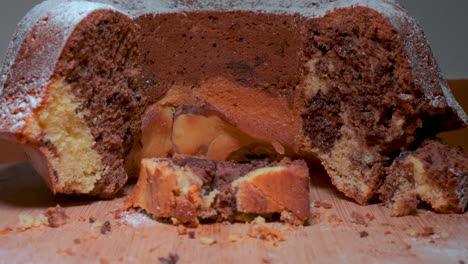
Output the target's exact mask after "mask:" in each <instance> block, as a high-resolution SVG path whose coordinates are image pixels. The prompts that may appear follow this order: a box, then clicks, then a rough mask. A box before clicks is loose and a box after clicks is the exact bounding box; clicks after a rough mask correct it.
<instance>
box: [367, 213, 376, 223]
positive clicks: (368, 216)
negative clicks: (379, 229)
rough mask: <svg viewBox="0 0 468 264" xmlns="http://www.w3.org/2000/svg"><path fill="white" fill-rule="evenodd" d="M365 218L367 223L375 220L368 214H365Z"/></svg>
mask: <svg viewBox="0 0 468 264" xmlns="http://www.w3.org/2000/svg"><path fill="white" fill-rule="evenodd" d="M365 217H366V218H367V220H368V223H369V222H372V221H374V220H375V216H373V215H371V214H369V213H366V215H365Z"/></svg>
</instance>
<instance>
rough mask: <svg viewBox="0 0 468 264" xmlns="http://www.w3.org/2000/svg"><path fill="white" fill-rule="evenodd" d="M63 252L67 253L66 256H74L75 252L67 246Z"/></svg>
mask: <svg viewBox="0 0 468 264" xmlns="http://www.w3.org/2000/svg"><path fill="white" fill-rule="evenodd" d="M65 254H67V255H68V256H72V257H73V256H76V253H75V252H74V251H73V250H72V249H71V248H67V249H65Z"/></svg>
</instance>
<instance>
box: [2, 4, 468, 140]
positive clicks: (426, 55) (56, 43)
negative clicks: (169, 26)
mask: <svg viewBox="0 0 468 264" xmlns="http://www.w3.org/2000/svg"><path fill="white" fill-rule="evenodd" d="M354 6H366V7H369V8H371V9H374V10H376V11H378V12H380V13H381V14H383V15H384V16H386V17H387V18H388V20H389V21H390V22H391V23H392V24H393V26H394V27H395V28H396V29H397V30H398V31H400V32H401V34H400V37H401V38H402V42H403V43H404V45H403V46H404V49H405V52H406V54H408V55H409V56H410V57H409V63H410V65H412V67H413V69H412V71H413V77H414V80H415V83H416V85H417V86H418V87H422V91H423V94H424V97H425V98H426V99H427V100H429V101H430V102H431V104H432V106H433V107H435V108H444V107H446V106H447V104H448V105H449V106H450V107H452V108H453V109H454V110H455V111H456V113H457V114H458V116H459V117H460V119H461V120H462V121H463V122H465V123H468V118H467V116H466V114H465V113H464V111H463V110H462V108H461V107H460V106H459V105H458V103H457V102H456V100H455V99H454V97H453V95H452V93H451V92H450V90H449V89H448V88H447V86H446V84H445V83H444V80H443V78H442V76H440V74H439V68H438V67H437V64H436V63H435V62H434V63H432V64H431V63H428V64H426V63H425V62H426V61H429V60H431V58H432V54H431V51H430V49H429V48H428V47H427V42H426V40H425V38H424V35H423V33H422V32H421V30H420V28H419V26H417V25H416V23H415V21H414V19H412V18H410V17H409V16H408V15H407V14H406V12H405V11H404V10H403V9H402V8H401V7H400V6H399V5H397V4H396V3H395V1H393V0H341V1H338V0H219V1H215V0H192V1H188V0H132V1H130V0H87V1H74V0H47V1H45V2H44V3H42V4H40V5H38V6H37V7H35V8H34V9H33V10H32V11H31V12H29V13H28V15H27V16H26V17H25V18H24V19H23V20H22V21H21V22H20V24H19V26H18V29H17V32H16V33H15V36H14V38H13V40H12V42H11V43H10V47H9V49H8V51H7V56H6V61H5V64H4V67H3V68H2V70H1V71H0V94H4V93H7V90H8V91H9V92H10V95H8V96H4V97H0V106H1V108H0V131H2V130H3V131H5V130H8V131H10V132H15V131H17V130H18V129H19V128H21V126H22V125H24V122H21V121H22V120H23V119H24V118H25V117H26V116H28V115H30V114H31V112H32V111H33V110H34V109H35V108H36V107H39V106H40V104H41V98H42V97H43V95H44V94H43V93H44V87H45V85H46V84H47V82H48V81H49V78H50V76H51V74H52V72H53V69H54V66H55V63H56V60H57V59H58V57H59V56H60V53H61V49H62V48H63V45H65V43H66V40H67V38H68V37H69V35H70V34H71V32H72V31H73V29H74V28H75V26H76V24H77V23H78V22H79V21H81V20H82V19H83V18H84V17H85V16H86V15H87V14H89V13H90V12H92V11H93V10H97V9H116V10H118V11H120V12H122V13H124V14H127V15H128V16H130V17H132V18H136V17H139V16H141V15H145V14H159V13H176V12H190V11H213V10H221V11H253V12H268V13H287V14H294V13H297V14H301V15H303V16H306V17H311V18H314V17H321V16H324V15H325V14H326V13H327V12H329V11H331V10H333V9H336V8H347V7H354ZM44 18H47V19H44ZM46 27H47V28H48V31H51V32H48V33H47V34H48V35H46V36H44V35H43V34H46V33H45V32H42V31H41V30H45V28H46ZM33 28H37V30H36V31H37V32H39V33H40V34H38V36H37V37H38V38H41V37H43V38H44V37H47V38H48V41H47V42H46V43H47V44H46V45H42V46H41V47H39V48H37V50H36V51H35V54H34V55H33V56H29V57H27V56H26V57H24V58H19V57H18V52H19V50H20V48H21V45H22V44H23V42H25V41H29V42H34V41H35V39H34V36H33V37H32V38H29V37H28V36H29V35H30V34H32V33H31V30H32V29H33ZM50 28H52V29H50ZM28 44H31V43H28ZM421 51H423V52H421ZM422 62H424V63H422ZM13 65H14V67H15V68H14V71H15V74H12V69H13V68H12V66H13ZM31 65H34V66H35V67H31ZM27 67H28V68H27ZM26 68H27V70H25V69H26ZM14 75H16V78H13V77H12V76H14ZM18 76H19V77H18ZM441 87H442V92H443V94H440V88H441ZM12 91H13V93H17V95H11V94H12Z"/></svg>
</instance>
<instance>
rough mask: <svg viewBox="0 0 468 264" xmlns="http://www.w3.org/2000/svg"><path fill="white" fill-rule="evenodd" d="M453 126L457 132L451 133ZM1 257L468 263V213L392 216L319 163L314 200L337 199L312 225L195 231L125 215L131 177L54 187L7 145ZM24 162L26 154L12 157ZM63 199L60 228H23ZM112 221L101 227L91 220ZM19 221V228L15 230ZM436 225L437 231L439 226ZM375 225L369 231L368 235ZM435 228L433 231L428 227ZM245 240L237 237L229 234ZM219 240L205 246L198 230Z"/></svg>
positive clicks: (461, 95) (466, 99) (467, 86)
mask: <svg viewBox="0 0 468 264" xmlns="http://www.w3.org/2000/svg"><path fill="white" fill-rule="evenodd" d="M451 85H452V87H453V88H454V93H455V96H456V97H457V98H458V99H459V100H460V99H462V100H460V101H462V102H461V103H462V104H464V107H465V109H468V107H467V103H468V93H467V92H468V81H461V82H460V83H459V82H455V83H454V82H451ZM452 133H453V132H452ZM457 133H459V134H458V136H456V135H455V136H454V135H451V134H450V133H447V134H446V135H444V137H447V138H448V139H449V142H450V143H451V144H462V145H463V144H466V145H464V146H468V144H467V140H468V137H467V135H468V134H467V131H466V130H464V131H461V132H457ZM0 145H1V146H0V149H1V151H0V161H1V162H0V163H4V164H3V165H0V219H2V220H1V222H0V263H163V262H161V261H160V260H159V259H160V258H167V257H168V256H169V254H177V255H178V256H179V262H178V263H204V264H205V263H226V264H227V263H240V262H242V263H337V262H338V263H454V264H457V263H462V261H464V263H468V214H466V213H465V214H461V215H456V214H452V215H442V214H436V213H433V212H432V211H430V210H429V209H427V208H426V209H424V208H421V209H419V210H418V214H417V215H415V216H406V217H399V218H396V217H390V214H389V210H388V209H386V208H385V207H383V206H382V205H381V204H373V205H369V206H359V205H357V204H356V203H354V202H353V201H350V200H349V199H347V198H345V197H343V196H342V195H341V194H340V193H339V192H337V191H336V189H334V188H333V187H332V186H331V184H330V182H329V180H328V178H327V176H326V175H324V172H323V171H321V170H320V169H312V171H311V173H312V186H311V188H312V191H311V194H310V195H311V200H312V201H321V202H326V203H329V204H331V205H332V208H330V209H325V208H323V207H320V208H315V207H314V206H313V205H312V206H311V212H312V213H313V215H314V217H313V219H312V223H311V225H309V226H303V227H293V228H291V229H290V230H287V229H288V228H287V226H286V225H284V224H280V223H268V224H267V225H268V226H269V227H270V228H274V229H276V230H279V231H280V232H282V233H283V234H284V236H285V241H282V242H276V243H273V242H271V241H265V240H261V239H257V238H253V237H250V236H249V235H248V234H249V232H250V230H251V229H252V225H251V224H219V223H218V224H204V225H201V226H200V227H198V228H196V229H193V230H192V231H194V232H195V239H191V238H189V236H188V235H180V234H178V228H177V227H174V226H171V225H168V224H163V223H160V222H157V221H154V220H152V219H150V218H148V217H147V216H146V215H145V214H144V213H141V212H130V213H124V214H123V215H122V216H121V218H120V219H116V217H115V213H114V212H115V210H118V209H120V208H122V202H123V199H124V197H125V196H126V195H127V194H128V193H129V192H130V191H131V189H132V185H131V184H130V185H128V186H127V187H126V188H124V190H122V191H121V192H120V193H119V195H118V197H117V198H115V199H113V200H93V199H89V198H86V197H70V196H60V195H59V196H54V195H53V194H52V193H51V192H50V191H49V190H48V189H47V187H46V186H45V184H44V183H43V182H42V180H41V179H40V177H39V176H38V175H37V174H36V173H35V172H34V170H33V169H32V167H31V166H30V164H29V163H27V162H19V163H18V161H23V160H25V156H24V154H22V152H21V150H20V149H19V148H18V147H17V146H14V145H11V144H4V143H1V144H0ZM12 162H17V163H12ZM57 204H59V205H60V206H62V207H64V208H65V209H66V212H67V214H68V215H69V216H70V220H69V222H68V223H67V224H66V225H63V226H61V227H58V228H51V227H39V228H33V229H30V230H26V231H22V232H20V231H17V230H15V228H16V224H17V223H18V216H19V214H23V213H26V214H31V215H38V214H41V213H44V212H45V210H46V209H47V208H48V207H53V206H56V205H57ZM90 217H95V218H96V219H97V220H98V222H100V223H103V222H105V221H110V224H111V231H110V232H109V233H107V234H102V233H101V232H100V228H99V226H98V225H97V224H96V223H94V224H92V223H90V222H89V218H90ZM7 228H12V229H13V231H8V230H9V229H7ZM431 228H432V230H433V231H434V234H430V232H428V231H430V229H431ZM362 232H366V233H367V234H368V235H367V236H365V233H362ZM425 233H426V234H425ZM233 234H235V235H238V236H239V237H240V238H241V241H238V242H231V241H230V240H229V236H230V235H233ZM201 237H210V238H214V239H216V243H215V244H213V245H211V246H207V245H203V244H202V243H201V242H200V240H199V238H201Z"/></svg>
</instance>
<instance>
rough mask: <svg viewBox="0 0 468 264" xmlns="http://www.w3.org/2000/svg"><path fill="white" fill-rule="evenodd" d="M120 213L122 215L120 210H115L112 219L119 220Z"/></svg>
mask: <svg viewBox="0 0 468 264" xmlns="http://www.w3.org/2000/svg"><path fill="white" fill-rule="evenodd" d="M122 213H123V210H122V209H117V210H115V211H114V219H116V220H119V219H120V218H122Z"/></svg>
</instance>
